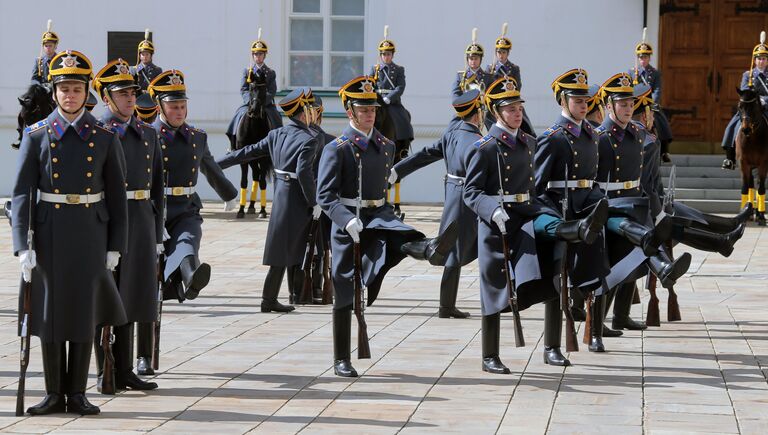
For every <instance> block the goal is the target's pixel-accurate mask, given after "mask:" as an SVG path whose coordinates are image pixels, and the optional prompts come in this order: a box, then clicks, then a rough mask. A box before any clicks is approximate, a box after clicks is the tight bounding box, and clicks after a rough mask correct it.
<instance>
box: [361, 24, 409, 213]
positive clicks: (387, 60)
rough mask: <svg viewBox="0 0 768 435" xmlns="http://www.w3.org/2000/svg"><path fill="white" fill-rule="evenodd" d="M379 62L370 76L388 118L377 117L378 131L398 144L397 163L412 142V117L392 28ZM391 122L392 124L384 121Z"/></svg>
mask: <svg viewBox="0 0 768 435" xmlns="http://www.w3.org/2000/svg"><path fill="white" fill-rule="evenodd" d="M378 50H379V63H377V64H376V65H373V66H372V67H371V73H370V74H369V76H371V77H373V80H374V82H375V83H376V93H378V94H379V96H380V100H379V104H381V105H382V110H383V111H384V112H386V118H384V117H381V116H380V117H379V118H377V121H379V122H378V123H377V125H379V127H378V130H379V131H380V132H381V133H382V134H384V135H385V136H387V137H388V138H389V139H390V140H392V141H393V142H395V147H396V150H395V164H397V162H399V161H400V160H402V159H404V158H406V157H407V156H408V151H409V149H410V147H411V142H412V141H413V127H412V126H411V114H410V113H409V112H408V110H407V109H406V108H405V107H403V103H402V101H401V97H402V95H403V92H404V91H405V68H404V67H402V66H400V65H397V64H396V63H394V62H393V61H392V59H393V58H394V56H395V43H394V41H392V40H391V39H389V26H384V39H382V40H381V41H380V42H379V46H378ZM384 119H387V120H389V125H388V126H387V125H384V124H383V123H382V121H383V120H384ZM394 206H395V214H400V183H395V202H394Z"/></svg>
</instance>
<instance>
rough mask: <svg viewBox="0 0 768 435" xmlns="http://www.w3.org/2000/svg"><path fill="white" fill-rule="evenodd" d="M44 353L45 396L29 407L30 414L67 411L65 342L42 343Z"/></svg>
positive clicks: (41, 347)
mask: <svg viewBox="0 0 768 435" xmlns="http://www.w3.org/2000/svg"><path fill="white" fill-rule="evenodd" d="M40 349H41V350H42V353H43V374H44V375H45V397H44V398H43V400H42V401H41V402H40V403H38V404H37V405H34V406H30V407H29V408H27V413H28V414H30V415H46V414H54V413H57V412H65V411H66V407H65V401H64V392H63V391H62V385H63V379H62V373H63V372H64V367H66V361H64V360H63V358H64V343H40Z"/></svg>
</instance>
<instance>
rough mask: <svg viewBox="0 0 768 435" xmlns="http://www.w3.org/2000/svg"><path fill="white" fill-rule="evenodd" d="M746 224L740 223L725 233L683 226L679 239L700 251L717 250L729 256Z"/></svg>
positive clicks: (742, 233) (724, 255)
mask: <svg viewBox="0 0 768 435" xmlns="http://www.w3.org/2000/svg"><path fill="white" fill-rule="evenodd" d="M745 227H746V224H740V225H739V226H738V227H736V229H734V230H733V231H731V232H730V233H727V234H717V233H712V232H709V231H704V230H700V229H698V228H690V227H689V228H683V236H682V238H681V239H680V242H681V243H684V244H686V245H688V246H690V247H692V248H696V249H700V250H702V251H708V252H717V253H718V254H720V255H722V256H723V257H729V256H730V255H731V253H732V252H733V245H734V244H735V243H736V242H737V241H738V240H739V239H740V238H741V236H742V235H744V228H745Z"/></svg>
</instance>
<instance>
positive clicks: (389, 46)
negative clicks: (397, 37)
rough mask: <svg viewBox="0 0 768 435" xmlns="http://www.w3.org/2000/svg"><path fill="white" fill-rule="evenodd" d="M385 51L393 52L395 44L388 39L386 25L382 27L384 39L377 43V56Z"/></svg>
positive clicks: (387, 27)
mask: <svg viewBox="0 0 768 435" xmlns="http://www.w3.org/2000/svg"><path fill="white" fill-rule="evenodd" d="M385 51H391V52H392V53H394V52H395V43H394V42H393V41H392V40H391V39H389V26H386V25H385V26H384V39H382V40H381V42H379V54H381V53H383V52H385Z"/></svg>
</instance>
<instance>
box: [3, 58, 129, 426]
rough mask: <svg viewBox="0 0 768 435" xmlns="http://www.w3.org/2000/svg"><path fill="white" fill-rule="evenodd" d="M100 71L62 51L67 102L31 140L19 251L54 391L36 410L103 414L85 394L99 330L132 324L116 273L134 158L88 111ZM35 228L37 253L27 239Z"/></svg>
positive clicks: (60, 90)
mask: <svg viewBox="0 0 768 435" xmlns="http://www.w3.org/2000/svg"><path fill="white" fill-rule="evenodd" d="M91 73H92V68H91V62H90V60H88V58H87V57H86V56H85V55H84V54H82V53H80V52H78V51H69V50H68V51H65V52H61V53H59V54H57V55H56V56H54V57H53V59H51V63H50V73H49V80H51V81H52V84H53V95H54V99H55V101H56V104H57V106H58V108H57V109H56V110H54V111H53V113H51V114H50V115H49V116H48V118H46V119H45V120H43V121H40V122H38V123H37V124H35V125H33V126H31V127H29V128H27V129H26V130H25V132H24V137H23V139H22V142H21V149H20V154H19V164H18V171H17V174H16V181H15V185H14V189H13V207H12V213H13V216H12V222H13V225H12V230H13V250H14V254H16V255H18V256H19V260H20V261H21V267H22V273H23V275H24V279H25V280H26V281H29V280H30V279H31V280H32V292H31V307H32V313H31V315H30V318H29V328H30V329H29V332H30V334H31V335H36V336H38V337H40V342H41V349H42V354H43V370H44V373H45V391H46V396H45V398H44V399H43V401H42V402H40V403H39V404H37V405H35V406H32V407H30V408H29V409H27V412H28V413H30V414H32V415H42V414H51V413H56V412H65V410H66V412H70V413H73V414H81V415H92V414H98V413H99V411H100V410H99V408H98V407H97V406H95V405H93V404H91V403H90V402H89V401H88V399H87V398H86V397H85V388H86V386H87V382H88V368H89V366H90V360H91V342H92V340H93V331H95V330H96V326H97V325H122V324H124V323H126V321H127V320H126V316H125V311H124V309H123V305H122V303H121V301H120V295H119V293H118V290H117V287H116V285H115V281H114V279H113V277H112V272H111V270H114V268H115V267H116V266H117V264H118V261H119V259H120V253H124V252H125V250H126V243H127V241H126V239H127V235H128V226H127V219H128V214H127V211H126V196H125V175H124V171H125V165H124V157H123V152H122V149H121V146H120V139H119V138H118V137H117V136H116V135H115V134H113V133H112V131H111V130H110V129H108V128H106V127H104V126H103V125H102V124H101V123H99V122H98V121H96V119H95V118H94V117H93V116H92V115H91V114H90V113H88V112H87V111H86V110H85V108H84V107H85V100H86V98H87V95H88V82H89V81H90V78H91ZM38 190H39V193H38ZM30 192H32V193H31V197H30ZM30 209H31V212H32V215H33V216H34V218H33V219H34V222H29V213H30ZM32 224H34V227H33V228H34V231H35V240H34V243H35V249H34V250H31V249H30V247H29V246H27V239H26V236H27V229H28V227H29V226H30V225H32ZM66 342H69V346H68V349H67V346H66Z"/></svg>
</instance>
